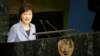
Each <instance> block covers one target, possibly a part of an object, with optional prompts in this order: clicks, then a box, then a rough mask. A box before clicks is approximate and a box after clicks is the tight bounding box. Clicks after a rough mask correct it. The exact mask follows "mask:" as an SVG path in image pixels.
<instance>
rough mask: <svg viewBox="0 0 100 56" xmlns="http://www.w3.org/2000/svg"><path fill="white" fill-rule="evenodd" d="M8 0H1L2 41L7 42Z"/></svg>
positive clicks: (0, 29)
mask: <svg viewBox="0 0 100 56" xmlns="http://www.w3.org/2000/svg"><path fill="white" fill-rule="evenodd" d="M7 5H8V1H7V0H0V43H1V42H3V43H4V42H5V39H6V38H5V35H6V33H7V32H8V27H9V23H8V20H9V19H8V7H7Z"/></svg>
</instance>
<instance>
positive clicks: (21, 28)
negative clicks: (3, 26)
mask: <svg viewBox="0 0 100 56" xmlns="http://www.w3.org/2000/svg"><path fill="white" fill-rule="evenodd" d="M19 26H20V27H19V29H20V31H21V32H22V33H23V34H24V35H25V36H26V37H28V35H27V33H26V32H25V30H24V27H23V24H22V22H21V21H20V22H19Z"/></svg>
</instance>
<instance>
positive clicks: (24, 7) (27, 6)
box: [19, 3, 33, 16]
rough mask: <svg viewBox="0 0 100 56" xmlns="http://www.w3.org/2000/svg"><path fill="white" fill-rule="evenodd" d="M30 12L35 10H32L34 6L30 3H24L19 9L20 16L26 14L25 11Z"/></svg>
mask: <svg viewBox="0 0 100 56" xmlns="http://www.w3.org/2000/svg"><path fill="white" fill-rule="evenodd" d="M28 10H32V12H33V9H32V5H31V4H30V3H24V4H22V5H21V7H20V9H19V16H20V15H21V14H22V13H23V12H25V11H28Z"/></svg>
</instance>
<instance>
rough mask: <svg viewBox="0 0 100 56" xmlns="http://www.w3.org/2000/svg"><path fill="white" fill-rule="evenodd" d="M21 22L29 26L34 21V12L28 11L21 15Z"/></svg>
mask: <svg viewBox="0 0 100 56" xmlns="http://www.w3.org/2000/svg"><path fill="white" fill-rule="evenodd" d="M21 20H22V22H23V23H24V24H29V23H30V22H31V20H32V11H31V10H28V11H25V12H23V13H22V14H21Z"/></svg>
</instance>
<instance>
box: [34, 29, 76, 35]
mask: <svg viewBox="0 0 100 56" xmlns="http://www.w3.org/2000/svg"><path fill="white" fill-rule="evenodd" d="M70 31H75V29H69V30H56V31H46V32H37V33H33V35H45V34H53V33H60V32H70Z"/></svg>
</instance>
